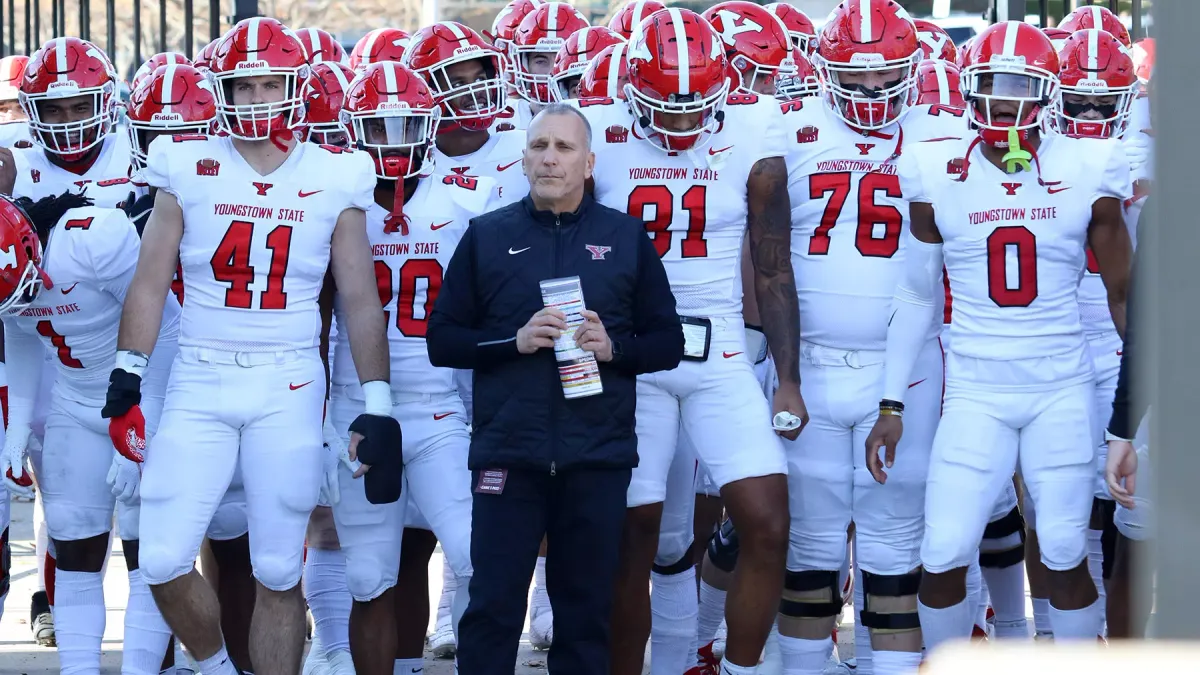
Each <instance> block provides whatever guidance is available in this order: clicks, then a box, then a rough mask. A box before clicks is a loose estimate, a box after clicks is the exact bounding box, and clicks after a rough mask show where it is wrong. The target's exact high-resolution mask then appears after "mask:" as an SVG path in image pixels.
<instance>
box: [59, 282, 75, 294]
mask: <svg viewBox="0 0 1200 675" xmlns="http://www.w3.org/2000/svg"><path fill="white" fill-rule="evenodd" d="M78 285H79V282H78V281H76V282H75V283H73V284H71V285H70V286H68V287H66V288H64V289H62V293H63V295H66V294H67V293H70V292H71V291H73V290H75V287H76V286H78Z"/></svg>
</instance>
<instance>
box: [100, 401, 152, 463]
mask: <svg viewBox="0 0 1200 675" xmlns="http://www.w3.org/2000/svg"><path fill="white" fill-rule="evenodd" d="M108 437H109V438H110V439H112V443H113V447H114V448H116V449H117V452H119V453H121V455H122V456H124V457H125V458H126V459H128V460H131V461H134V462H138V463H139V464H140V463H141V462H143V461H145V459H146V456H145V455H144V454H142V453H143V451H144V450H145V449H146V418H145V417H142V407H141V406H140V405H134V406H133V407H132V408H130V409H129V410H128V411H127V412H126V413H125V414H123V415H117V416H116V417H111V418H109V420H108Z"/></svg>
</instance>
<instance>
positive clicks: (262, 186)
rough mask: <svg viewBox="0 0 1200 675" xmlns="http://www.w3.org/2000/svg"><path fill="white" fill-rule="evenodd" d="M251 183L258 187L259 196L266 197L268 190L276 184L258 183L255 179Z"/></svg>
mask: <svg viewBox="0 0 1200 675" xmlns="http://www.w3.org/2000/svg"><path fill="white" fill-rule="evenodd" d="M250 184H251V185H253V186H254V187H255V188H257V189H258V196H259V197H266V196H267V190H270V189H271V187H272V186H273V185H274V183H257V182H254V181H251V182H250Z"/></svg>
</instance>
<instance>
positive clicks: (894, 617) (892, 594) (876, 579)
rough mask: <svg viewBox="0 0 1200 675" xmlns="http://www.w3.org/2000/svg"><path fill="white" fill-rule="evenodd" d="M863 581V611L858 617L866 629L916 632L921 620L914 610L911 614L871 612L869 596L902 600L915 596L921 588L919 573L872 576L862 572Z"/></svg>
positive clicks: (864, 571)
mask: <svg viewBox="0 0 1200 675" xmlns="http://www.w3.org/2000/svg"><path fill="white" fill-rule="evenodd" d="M862 579H863V609H862V612H861V614H860V615H859V616H860V618H861V619H862V623H863V625H864V626H866V627H867V628H874V629H877V630H879V629H882V630H892V631H900V630H916V629H918V628H920V627H921V619H920V618H919V617H918V616H917V612H916V609H915V608H914V609H913V611H911V612H888V613H880V612H874V611H871V596H876V597H888V598H902V597H905V596H910V595H911V596H915V595H916V594H917V590H918V589H919V588H920V586H921V572H920V571H919V570H918V571H916V572H909V573H907V574H895V575H892V574H872V573H870V572H868V571H866V570H863V571H862Z"/></svg>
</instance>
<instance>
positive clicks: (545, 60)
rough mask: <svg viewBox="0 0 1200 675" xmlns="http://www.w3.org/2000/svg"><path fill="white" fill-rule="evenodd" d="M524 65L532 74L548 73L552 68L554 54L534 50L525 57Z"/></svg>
mask: <svg viewBox="0 0 1200 675" xmlns="http://www.w3.org/2000/svg"><path fill="white" fill-rule="evenodd" d="M525 67H526V68H527V69H528V70H529V72H530V73H531V74H533V75H549V74H550V71H551V70H554V55H553V54H547V53H545V52H534V53H532V54H530V55H528V56H526V57H525Z"/></svg>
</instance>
